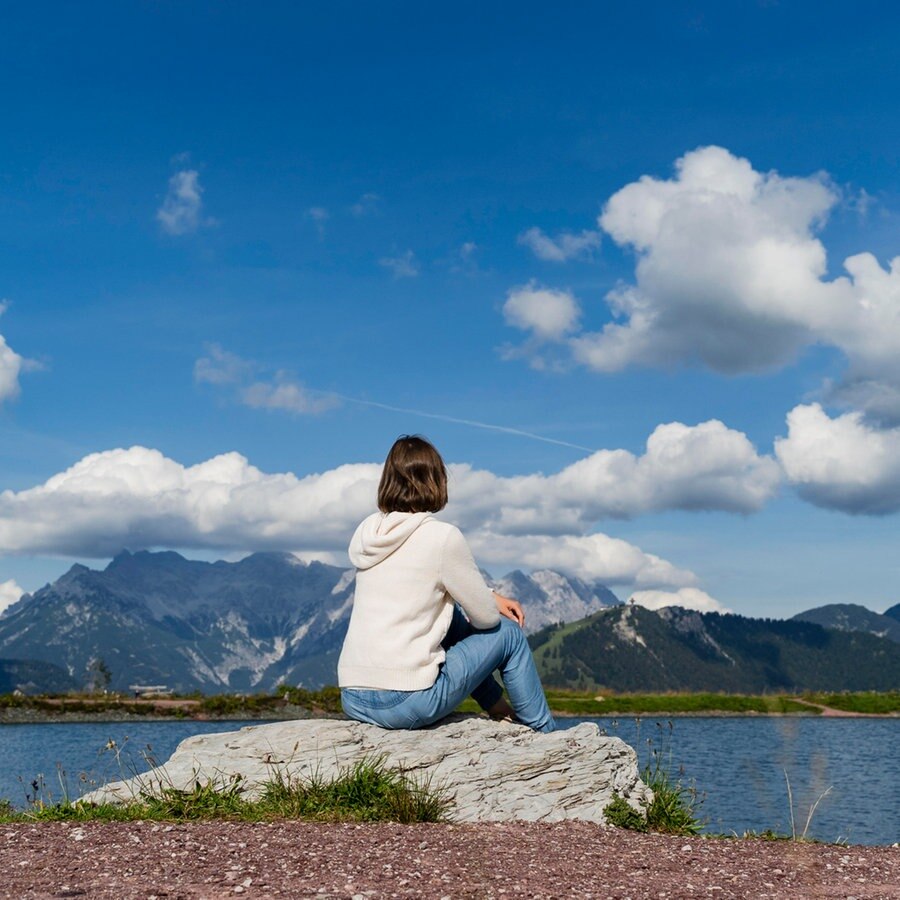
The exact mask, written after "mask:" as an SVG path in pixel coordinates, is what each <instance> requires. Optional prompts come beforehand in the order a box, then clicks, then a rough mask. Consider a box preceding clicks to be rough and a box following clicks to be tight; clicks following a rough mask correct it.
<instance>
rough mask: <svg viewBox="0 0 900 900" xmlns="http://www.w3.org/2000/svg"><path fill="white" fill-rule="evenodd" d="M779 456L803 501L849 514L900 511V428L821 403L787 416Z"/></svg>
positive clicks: (806, 406) (778, 445)
mask: <svg viewBox="0 0 900 900" xmlns="http://www.w3.org/2000/svg"><path fill="white" fill-rule="evenodd" d="M787 425H788V434H787V437H781V438H777V439H776V441H775V455H776V456H777V458H778V461H779V462H780V463H781V466H782V468H783V469H784V472H785V474H786V475H787V478H788V479H789V480H790V482H791V483H792V484H793V485H794V486H795V488H796V489H797V492H798V493H799V494H800V496H801V497H803V498H804V499H805V500H808V501H809V502H810V503H813V504H815V505H816V506H821V507H824V508H826V509H837V510H842V511H843V512H847V513H857V514H868V515H887V514H888V513H895V512H897V511H898V510H900V428H889V429H879V428H873V427H872V426H871V425H869V424H867V423H866V421H865V420H864V417H863V415H862V413H861V412H859V411H854V412H848V413H845V414H844V415H841V416H838V417H837V418H831V417H830V416H829V415H828V414H827V413H826V412H825V410H823V409H822V407H821V405H819V404H818V403H812V404H808V405H802V406H797V407H795V408H794V409H792V410H791V411H790V412H789V413H788V416H787Z"/></svg>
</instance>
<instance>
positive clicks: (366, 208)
mask: <svg viewBox="0 0 900 900" xmlns="http://www.w3.org/2000/svg"><path fill="white" fill-rule="evenodd" d="M380 202H381V197H379V196H378V194H373V193H372V192H371V191H369V192H367V193H365V194H363V195H362V196H361V197H360V198H359V200H357V201H356V203H354V204H353V206H351V207H350V212H352V213H353V215H354V216H356V217H357V218H360V217H362V216H368V215H371V214H372V213H374V212H377V210H378V204H379V203H380Z"/></svg>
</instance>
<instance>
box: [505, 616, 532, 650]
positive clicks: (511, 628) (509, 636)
mask: <svg viewBox="0 0 900 900" xmlns="http://www.w3.org/2000/svg"><path fill="white" fill-rule="evenodd" d="M500 634H501V635H503V639H504V640H505V641H506V642H507V644H508V645H509V647H510V648H511V649H514V648H516V647H517V646H518V645H519V644H521V643H523V642H525V640H526V638H525V632H524V631H523V630H522V627H521V626H520V625H517V624H516V623H515V622H513V621H512V619H507V618H506V616H501V617H500Z"/></svg>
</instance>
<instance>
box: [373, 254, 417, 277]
mask: <svg viewBox="0 0 900 900" xmlns="http://www.w3.org/2000/svg"><path fill="white" fill-rule="evenodd" d="M378 265H379V266H384V268H385V269H389V270H390V272H391V274H392V275H393V276H394V278H415V277H416V276H417V275H418V274H419V261H418V260H417V259H416V255H415V254H414V253H413V252H412V250H407V251H406V253H401V254H400V255H399V256H385V257H383V258H382V259H379V260H378Z"/></svg>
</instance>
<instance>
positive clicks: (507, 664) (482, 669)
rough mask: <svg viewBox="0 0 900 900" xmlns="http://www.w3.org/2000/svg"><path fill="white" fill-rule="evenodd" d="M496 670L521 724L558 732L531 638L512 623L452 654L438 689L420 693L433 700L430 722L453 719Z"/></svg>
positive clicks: (503, 620) (470, 638)
mask: <svg viewBox="0 0 900 900" xmlns="http://www.w3.org/2000/svg"><path fill="white" fill-rule="evenodd" d="M495 669H499V670H500V675H501V677H502V678H503V683H504V685H505V686H506V692H507V693H508V694H509V702H510V703H511V704H512V708H513V709H514V710H515V713H516V718H518V720H519V721H520V722H522V723H523V724H525V725H528V726H529V727H530V728H534V729H535V730H536V731H553V730H554V729H555V728H556V725H555V723H554V721H553V716H552V714H551V713H550V709H549V707H548V706H547V700H546V698H545V697H544V689H543V688H542V687H541V680H540V677H539V676H538V673H537V669H536V668H535V665H534V659H533V658H532V655H531V648H530V647H529V646H528V641H527V640H526V638H525V633H524V632H523V631H522V629H521V628H520V627H519V626H518V625H516V624H515V623H514V622H511V621H510V620H509V619H506V618H501V620H500V624H499V625H496V626H494V627H493V628H491V629H488V630H487V631H473V632H472V634H470V635H469V636H468V637H467V638H465V639H463V640H461V641H459V642H458V643H456V644H454V645H453V646H452V647H451V648H450V649H449V650H448V651H447V658H446V660H445V661H444V665H443V666H441V671H440V674H439V675H438V678H437V681H436V682H435V683H434V686H433V687H432V688H431V689H430V690H429V691H428V692H425V691H420V692H418V693H421V694H423V695H424V694H426V693H428V694H429V695H430V697H429V699H430V701H431V703H432V704H433V710H432V716H433V717H432V716H430V717H429V718H430V721H432V722H433V721H436V720H437V719H439V718H442V717H443V716H446V715H448V714H449V713H451V712H452V711H453V710H454V709H456V707H457V706H458V705H459V703H460V702H461V701H462V700H463V699H464V698H465V697H466V696H468V695H469V694H470V693H471V692H472V690H473V687H475V686H477V685H479V684H481V683H482V682H484V680H485V679H486V678H488V677H489V676H490V675H491V673H492V672H493V671H494V670H495ZM423 699H424V698H423Z"/></svg>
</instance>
